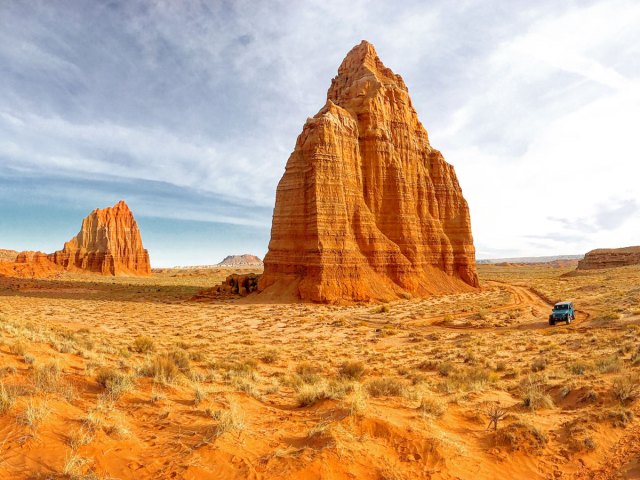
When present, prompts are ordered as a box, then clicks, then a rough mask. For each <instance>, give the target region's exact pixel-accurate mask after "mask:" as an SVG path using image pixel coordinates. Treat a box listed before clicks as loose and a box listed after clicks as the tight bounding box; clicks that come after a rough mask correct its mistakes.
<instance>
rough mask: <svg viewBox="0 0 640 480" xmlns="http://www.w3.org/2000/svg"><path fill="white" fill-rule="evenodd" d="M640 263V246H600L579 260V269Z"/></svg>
mask: <svg viewBox="0 0 640 480" xmlns="http://www.w3.org/2000/svg"><path fill="white" fill-rule="evenodd" d="M627 265H640V246H638V247H625V248H598V249H596V250H591V251H590V252H588V253H587V254H586V255H585V256H584V259H583V260H580V262H578V270H593V269H599V268H613V267H624V266H627Z"/></svg>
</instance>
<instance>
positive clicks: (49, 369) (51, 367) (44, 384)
mask: <svg viewBox="0 0 640 480" xmlns="http://www.w3.org/2000/svg"><path fill="white" fill-rule="evenodd" d="M60 373H61V371H60V365H59V364H58V363H56V362H50V363H47V364H45V365H40V366H37V367H35V368H34V369H33V373H32V381H33V385H34V386H35V388H36V390H39V391H41V392H48V393H52V392H56V391H57V390H58V389H59V386H60V381H61V378H60Z"/></svg>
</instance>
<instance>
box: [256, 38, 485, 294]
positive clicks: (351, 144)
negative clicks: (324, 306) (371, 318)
mask: <svg viewBox="0 0 640 480" xmlns="http://www.w3.org/2000/svg"><path fill="white" fill-rule="evenodd" d="M478 285H479V282H478V276H477V274H476V266H475V249H474V245H473V237H472V234H471V223H470V218H469V209H468V205H467V202H466V201H465V199H464V197H463V196H462V191H461V189H460V186H459V184H458V180H457V178H456V174H455V171H454V169H453V167H452V166H451V165H449V164H448V163H447V162H446V161H445V160H444V158H443V156H442V154H441V153H440V152H439V151H438V150H436V149H434V148H433V147H431V145H430V143H429V138H428V135H427V132H426V130H425V129H424V127H423V126H422V124H421V123H420V121H419V120H418V116H417V114H416V111H415V109H414V108H413V105H412V103H411V99H410V97H409V93H408V90H407V87H406V86H405V84H404V81H403V80H402V78H401V77H400V76H399V75H396V74H394V73H393V72H392V71H391V70H390V69H388V68H386V67H385V66H384V65H383V64H382V62H381V60H380V59H379V58H378V55H377V53H376V51H375V49H374V47H373V45H371V44H370V43H368V42H366V41H363V42H362V43H360V44H359V45H357V46H356V47H354V48H353V49H352V50H351V51H350V52H349V53H348V55H347V56H346V58H345V59H344V61H343V62H342V64H341V65H340V68H339V70H338V75H337V76H336V77H335V78H334V79H333V80H332V82H331V87H330V88H329V91H328V94H327V101H326V104H325V105H324V107H322V109H321V110H320V111H319V112H318V113H317V114H316V115H315V116H314V117H313V118H309V119H308V120H307V122H306V124H305V125H304V128H303V130H302V133H301V134H300V135H299V137H298V139H297V142H296V146H295V149H294V151H293V153H292V154H291V156H290V157H289V160H288V162H287V165H286V170H285V173H284V175H283V177H282V179H281V180H280V183H279V184H278V189H277V192H276V204H275V209H274V214H273V223H272V229H271V241H270V243H269V251H268V253H267V255H266V257H265V260H264V274H263V275H262V277H261V279H260V284H259V289H260V290H261V291H262V292H263V294H269V295H271V296H273V297H279V298H284V297H286V296H291V297H294V298H299V299H302V300H310V301H315V302H327V303H338V302H345V301H346V302H351V301H369V300H391V299H394V298H407V297H408V296H414V295H415V296H428V295H432V294H444V293H454V292H464V291H471V290H473V289H474V288H475V287H478Z"/></svg>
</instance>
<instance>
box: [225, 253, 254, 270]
mask: <svg viewBox="0 0 640 480" xmlns="http://www.w3.org/2000/svg"><path fill="white" fill-rule="evenodd" d="M216 266H217V267H261V266H262V260H260V259H259V258H258V257H256V256H255V255H249V254H244V255H229V256H228V257H225V259H224V260H222V261H221V262H220V263H218V264H217V265H216Z"/></svg>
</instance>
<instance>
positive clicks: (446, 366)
mask: <svg viewBox="0 0 640 480" xmlns="http://www.w3.org/2000/svg"><path fill="white" fill-rule="evenodd" d="M454 371H455V365H454V364H453V363H451V362H442V363H441V364H440V365H438V373H439V374H440V375H442V376H443V377H448V376H449V375H451V373H453V372H454Z"/></svg>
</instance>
